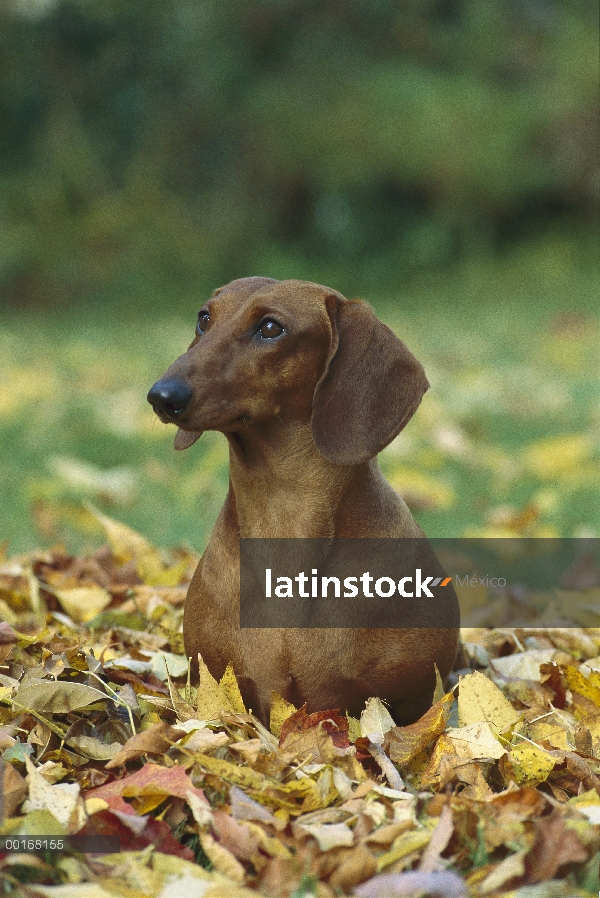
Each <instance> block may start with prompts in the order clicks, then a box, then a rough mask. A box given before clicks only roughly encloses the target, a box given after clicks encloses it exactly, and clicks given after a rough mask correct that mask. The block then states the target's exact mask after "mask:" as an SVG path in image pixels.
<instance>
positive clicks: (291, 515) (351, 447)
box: [148, 277, 458, 723]
mask: <svg viewBox="0 0 600 898" xmlns="http://www.w3.org/2000/svg"><path fill="white" fill-rule="evenodd" d="M265 322H267V323H266V324H265ZM269 322H270V323H269ZM428 386H429V385H428V382H427V379H426V377H425V372H424V370H423V367H422V366H421V364H420V363H419V362H418V361H417V359H416V358H414V356H413V355H412V354H411V353H410V352H409V350H408V349H407V348H406V346H405V345H404V343H402V342H401V341H400V340H399V339H398V338H397V337H396V336H395V335H394V334H393V332H392V331H391V330H390V329H389V328H388V327H386V325H384V324H382V323H381V322H380V321H379V320H378V319H377V318H376V317H375V315H374V313H373V312H372V310H371V309H370V307H369V306H368V305H367V304H366V303H364V302H362V301H356V300H353V301H349V300H347V299H345V298H344V297H343V296H342V295H341V294H340V293H337V292H336V291H335V290H331V289H329V288H327V287H323V286H321V285H319V284H313V283H310V282H306V281H298V280H287V281H275V280H272V279H270V278H259V277H252V278H242V279H239V280H236V281H232V282H231V283H230V284H228V285H227V286H225V287H221V288H220V289H218V290H216V291H215V293H214V294H213V296H212V297H211V299H209V300H208V302H207V303H206V304H205V305H204V306H203V307H202V310H201V311H200V313H199V328H198V330H197V334H196V337H195V338H194V341H193V342H192V344H191V346H190V347H189V349H188V351H187V352H186V353H184V355H182V356H181V357H180V358H178V359H177V360H176V361H175V362H174V363H173V364H172V365H171V367H170V368H169V369H168V371H167V372H166V374H165V375H164V377H163V378H161V380H159V381H158V382H157V383H156V384H155V385H154V387H153V388H152V390H151V391H150V393H149V395H148V400H149V402H151V404H152V405H153V407H154V410H155V411H156V413H157V414H158V415H159V417H160V419H161V420H162V421H164V422H171V423H177V425H178V426H179V429H178V431H177V435H176V437H175V448H177V449H185V448H187V447H188V446H191V445H192V443H193V442H194V441H195V440H196V439H197V438H198V437H199V436H200V435H201V433H202V431H204V430H218V431H221V432H222V433H224V434H225V436H226V437H227V439H228V441H229V447H230V452H229V454H230V484H229V493H228V495H227V498H226V500H225V504H224V505H223V508H222V509H221V512H220V514H219V517H218V519H217V522H216V524H215V527H214V529H213V532H212V535H211V538H210V541H209V544H208V546H207V549H206V551H205V553H204V555H203V557H202V559H201V561H200V564H199V565H198V568H197V570H196V573H195V575H194V578H193V580H192V582H191V584H190V588H189V592H188V596H187V601H186V606H185V616H184V624H183V630H184V640H185V648H186V652H187V654H188V655H191V656H192V658H195V657H196V656H197V654H198V653H200V654H201V655H202V657H203V659H204V660H205V661H206V664H207V665H208V667H209V669H210V671H211V672H212V674H213V675H214V676H216V677H220V676H221V675H222V674H223V672H224V670H225V667H226V665H227V664H228V662H232V663H233V667H234V670H235V672H236V674H237V675H238V679H239V681H240V685H241V688H242V694H243V696H244V699H245V701H246V703H247V705H249V706H250V707H251V708H252V709H253V711H254V712H255V713H256V714H257V715H258V716H259V717H260V718H262V719H263V720H267V719H268V715H269V708H270V703H271V695H272V692H273V691H276V692H278V693H279V694H280V695H282V696H283V697H284V698H286V699H288V700H289V701H291V702H293V703H294V704H295V705H297V706H300V705H301V704H303V703H304V702H306V703H307V705H308V710H309V712H310V711H316V710H325V709H329V708H339V709H341V710H348V711H349V712H350V713H354V714H357V713H359V712H360V710H361V709H362V708H363V707H364V702H365V700H366V699H367V698H369V697H370V696H379V697H380V698H382V699H385V700H387V701H388V702H389V703H390V706H391V709H392V713H393V714H394V717H395V719H396V721H397V722H398V723H406V722H410V721H413V720H415V719H416V718H417V717H419V716H420V715H421V714H422V713H424V711H425V710H426V709H427V708H428V707H429V705H430V703H431V698H432V694H433V690H434V685H435V673H434V663H435V664H436V665H437V667H438V669H439V671H440V673H441V675H442V676H446V675H447V674H448V672H449V670H450V668H451V666H452V663H453V661H454V656H455V653H456V645H457V635H458V631H457V630H456V629H442V628H440V629H435V628H428V629H419V630H414V629H412V630H411V629H402V630H399V629H378V630H357V629H322V630H315V629H265V630H256V629H255V630H252V629H240V626H239V588H240V584H239V540H240V537H282V536H285V537H422V536H424V534H423V532H422V530H421V529H420V527H419V526H418V525H417V524H416V523H415V521H414V520H413V518H412V516H411V514H410V512H409V510H408V508H407V507H406V505H405V503H404V501H403V500H402V499H401V498H400V496H398V495H397V494H396V493H395V492H394V490H393V489H392V488H391V486H390V485H389V484H388V483H387V481H386V480H385V479H384V477H383V475H382V473H381V471H380V469H379V465H378V463H377V458H376V456H377V453H378V452H379V451H380V450H381V449H382V448H383V447H384V446H386V445H387V444H388V443H389V442H390V441H391V440H392V439H393V438H394V437H395V436H396V435H397V434H398V433H399V432H400V431H401V430H402V428H403V427H404V426H405V425H406V423H407V422H408V421H409V420H410V418H411V416H412V415H413V414H414V412H415V410H416V408H417V406H418V405H419V403H420V401H421V398H422V396H423V394H424V392H425V390H426V389H427V388H428Z"/></svg>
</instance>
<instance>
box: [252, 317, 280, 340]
mask: <svg viewBox="0 0 600 898" xmlns="http://www.w3.org/2000/svg"><path fill="white" fill-rule="evenodd" d="M256 333H257V334H258V336H259V337H262V338H263V340H274V339H275V337H280V336H281V335H282V333H283V328H282V326H281V325H280V324H279V323H278V322H277V321H274V320H273V318H265V320H264V321H263V322H262V323H261V324H260V325H259V328H258V330H257V331H256Z"/></svg>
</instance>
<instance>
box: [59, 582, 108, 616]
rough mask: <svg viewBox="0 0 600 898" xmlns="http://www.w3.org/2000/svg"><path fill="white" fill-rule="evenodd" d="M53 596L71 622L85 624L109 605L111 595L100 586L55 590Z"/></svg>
mask: <svg viewBox="0 0 600 898" xmlns="http://www.w3.org/2000/svg"><path fill="white" fill-rule="evenodd" d="M54 595H55V596H56V598H57V599H58V601H59V602H60V604H61V606H62V609H63V611H65V612H66V613H67V614H68V615H69V617H70V618H71V620H74V621H75V622H76V623H78V624H85V623H87V622H88V621H90V620H92V618H94V617H96V615H97V614H100V612H101V611H104V609H105V608H106V607H107V605H110V603H111V601H112V596H111V594H110V593H109V592H108V591H107V590H106V589H102V588H101V587H100V586H81V587H76V588H74V589H55V590H54Z"/></svg>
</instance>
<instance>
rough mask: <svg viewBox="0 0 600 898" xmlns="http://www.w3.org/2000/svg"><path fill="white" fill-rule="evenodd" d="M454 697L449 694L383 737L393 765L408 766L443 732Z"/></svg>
mask: <svg viewBox="0 0 600 898" xmlns="http://www.w3.org/2000/svg"><path fill="white" fill-rule="evenodd" d="M453 700H454V695H453V693H452V692H449V693H448V694H447V695H445V696H444V697H443V699H442V700H441V701H439V702H437V703H436V704H435V705H433V706H432V707H431V708H430V709H429V711H426V712H425V714H424V715H423V716H422V717H421V718H420V719H419V720H417V721H416V723H411V724H409V725H408V726H405V727H393V728H392V729H391V730H388V732H387V733H386V735H385V743H384V744H385V745H386V747H387V748H388V751H389V756H390V758H391V759H392V761H393V762H394V764H399V765H401V766H404V765H406V764H408V763H409V762H410V761H411V760H412V759H413V758H414V757H416V755H418V754H419V752H420V751H423V749H424V748H427V746H428V745H431V743H432V742H433V740H434V739H435V738H436V736H439V735H440V734H441V733H443V732H444V730H445V728H446V721H447V720H448V715H449V714H450V707H451V705H452V702H453Z"/></svg>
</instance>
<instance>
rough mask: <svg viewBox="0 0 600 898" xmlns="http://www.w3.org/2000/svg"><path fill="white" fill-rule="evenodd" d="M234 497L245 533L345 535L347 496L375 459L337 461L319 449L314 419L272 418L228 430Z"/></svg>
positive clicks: (241, 527) (245, 534)
mask: <svg viewBox="0 0 600 898" xmlns="http://www.w3.org/2000/svg"><path fill="white" fill-rule="evenodd" d="M227 438H228V440H229V447H230V449H229V478H230V499H231V500H232V506H233V508H234V509H235V514H236V517H237V522H238V526H239V532H240V536H242V537H246V538H251V537H255V538H257V537H271V538H275V537H280V536H282V535H283V534H285V536H287V537H304V538H316V537H333V536H337V535H339V529H340V514H341V513H342V507H343V505H344V504H345V503H344V500H345V496H346V494H347V493H348V491H349V489H351V488H352V485H353V483H354V482H355V481H356V479H357V474H358V479H359V480H363V479H364V477H365V474H367V476H368V470H367V469H368V467H369V463H368V462H367V463H365V464H364V465H334V464H332V463H331V462H330V461H328V460H327V459H326V458H324V457H323V456H322V455H321V454H320V453H319V451H318V450H317V448H316V446H315V444H314V441H313V438H312V433H311V429H310V423H304V422H292V423H290V422H289V421H286V422H285V423H284V422H280V421H275V422H274V421H270V422H268V423H267V424H264V425H249V426H248V427H247V429H245V430H243V431H236V433H234V434H231V433H230V434H227ZM363 469H364V470H363Z"/></svg>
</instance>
